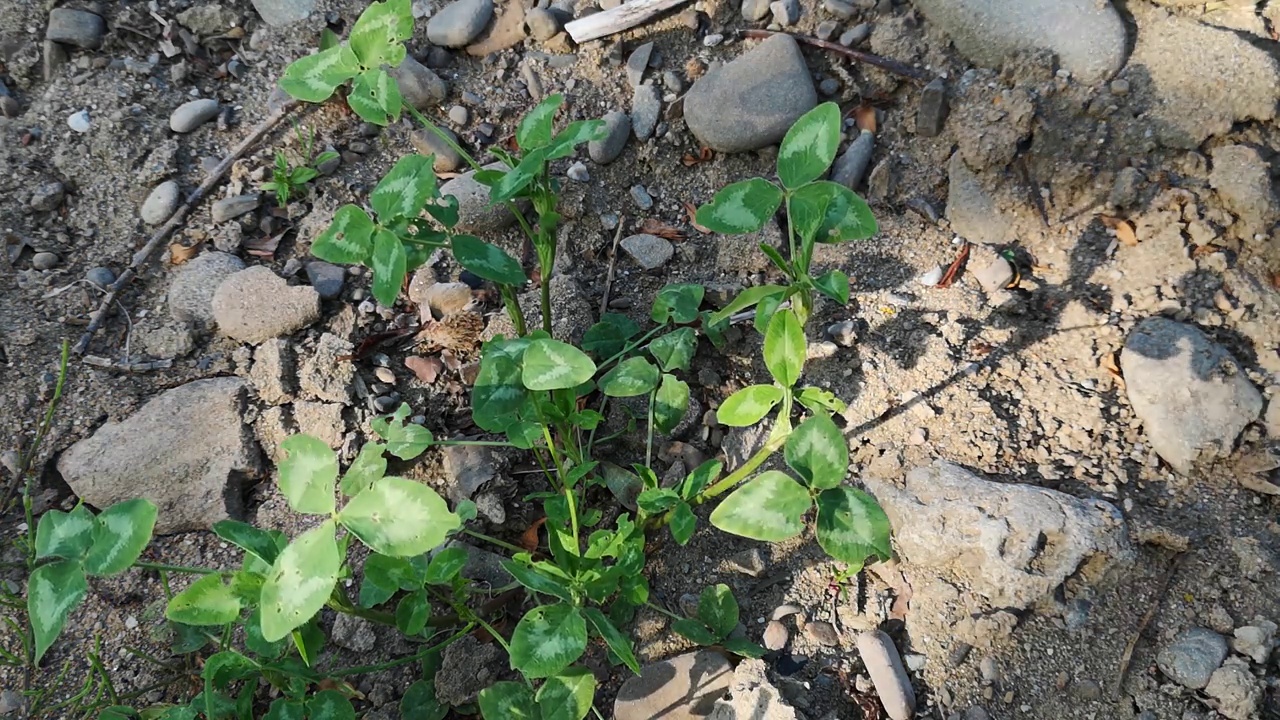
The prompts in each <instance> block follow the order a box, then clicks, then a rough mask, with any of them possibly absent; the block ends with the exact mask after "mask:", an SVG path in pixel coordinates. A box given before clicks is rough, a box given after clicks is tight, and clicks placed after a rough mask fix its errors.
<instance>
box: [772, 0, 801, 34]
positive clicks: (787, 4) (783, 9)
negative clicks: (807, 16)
mask: <svg viewBox="0 0 1280 720" xmlns="http://www.w3.org/2000/svg"><path fill="white" fill-rule="evenodd" d="M769 12H771V13H773V22H774V24H776V25H781V26H783V27H790V26H792V25H795V24H796V23H798V22H800V0H774V2H771V3H769Z"/></svg>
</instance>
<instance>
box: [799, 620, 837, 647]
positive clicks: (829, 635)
mask: <svg viewBox="0 0 1280 720" xmlns="http://www.w3.org/2000/svg"><path fill="white" fill-rule="evenodd" d="M804 634H805V635H807V636H809V639H810V640H813V641H814V642H816V643H818V644H819V645H825V646H827V647H836V646H838V645H839V644H840V634H839V633H837V632H836V629H835V627H834V626H833V625H832V624H831V623H829V622H826V621H824V620H815V621H813V622H810V623H805V626H804Z"/></svg>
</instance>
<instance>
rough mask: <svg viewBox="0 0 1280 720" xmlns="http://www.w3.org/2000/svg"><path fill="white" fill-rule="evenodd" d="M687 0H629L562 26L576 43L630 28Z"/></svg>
mask: <svg viewBox="0 0 1280 720" xmlns="http://www.w3.org/2000/svg"><path fill="white" fill-rule="evenodd" d="M688 1H689V0H631V2H628V3H623V4H622V5H619V6H618V7H616V8H613V9H612V10H605V11H604V12H598V13H595V14H593V15H588V16H586V17H584V18H582V19H581V20H574V21H573V22H571V23H569V24H568V25H565V26H564V29H565V31H566V32H568V33H569V37H571V38H573V41H574V42H576V43H584V42H587V41H588V40H595V39H597V38H602V37H605V36H606V35H613V34H614V33H620V32H622V31H623V30H630V29H631V28H633V27H635V26H636V25H639V24H640V23H642V22H644V21H646V20H648V19H649V18H651V17H653V16H655V15H658V14H660V13H664V12H666V11H668V10H670V9H671V8H674V7H676V6H677V5H683V4H685V3H686V2H688Z"/></svg>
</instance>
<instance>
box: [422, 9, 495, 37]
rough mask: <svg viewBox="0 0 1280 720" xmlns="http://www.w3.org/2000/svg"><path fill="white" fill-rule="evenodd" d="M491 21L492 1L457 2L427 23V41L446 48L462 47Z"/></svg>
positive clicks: (478, 34) (477, 35)
mask: <svg viewBox="0 0 1280 720" xmlns="http://www.w3.org/2000/svg"><path fill="white" fill-rule="evenodd" d="M492 19H493V0H457V1H456V2H453V3H450V4H449V5H446V6H445V8H444V9H443V10H441V11H440V12H438V13H436V14H435V15H434V16H433V17H432V18H431V19H430V20H429V21H427V39H428V40H430V41H431V43H432V44H434V45H440V46H443V47H447V48H459V47H463V46H464V45H466V44H467V43H470V42H471V41H472V40H475V39H476V38H477V37H479V36H480V33H481V31H483V30H484V28H485V26H486V25H488V24H489V21H490V20H492Z"/></svg>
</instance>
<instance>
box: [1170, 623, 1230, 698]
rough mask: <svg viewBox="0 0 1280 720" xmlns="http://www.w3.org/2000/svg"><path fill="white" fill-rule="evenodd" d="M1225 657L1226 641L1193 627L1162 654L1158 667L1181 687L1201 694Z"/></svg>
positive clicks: (1174, 640)
mask: <svg viewBox="0 0 1280 720" xmlns="http://www.w3.org/2000/svg"><path fill="white" fill-rule="evenodd" d="M1226 657H1227V639H1226V638H1224V637H1222V636H1221V635H1219V634H1218V633H1216V632H1214V631H1212V630H1209V629H1206V628H1202V627H1191V628H1187V629H1185V630H1183V631H1182V632H1180V633H1178V636H1177V637H1176V638H1174V639H1173V642H1172V643H1170V644H1169V645H1167V646H1165V647H1164V648H1162V649H1161V650H1160V652H1159V653H1158V654H1157V655H1156V665H1158V666H1159V667H1160V672H1162V673H1164V674H1165V675H1167V676H1168V677H1169V678H1170V679H1171V680H1173V681H1174V682H1177V683H1178V684H1179V685H1183V686H1185V687H1189V688H1191V689H1192V690H1200V689H1203V688H1204V686H1206V685H1208V684H1209V678H1211V677H1212V676H1213V671H1214V670H1217V669H1218V668H1219V667H1220V666H1221V665H1222V661H1223V660H1225V659H1226Z"/></svg>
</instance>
